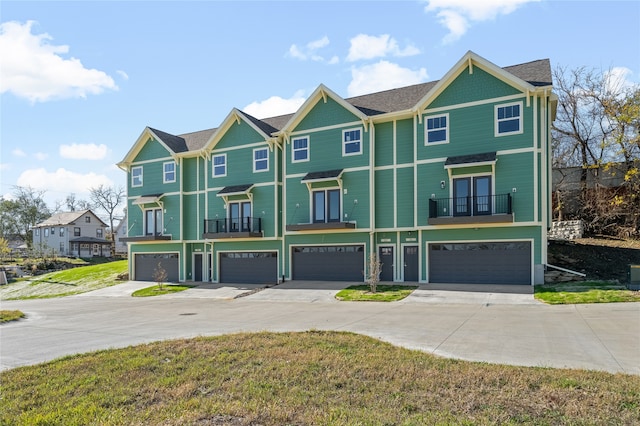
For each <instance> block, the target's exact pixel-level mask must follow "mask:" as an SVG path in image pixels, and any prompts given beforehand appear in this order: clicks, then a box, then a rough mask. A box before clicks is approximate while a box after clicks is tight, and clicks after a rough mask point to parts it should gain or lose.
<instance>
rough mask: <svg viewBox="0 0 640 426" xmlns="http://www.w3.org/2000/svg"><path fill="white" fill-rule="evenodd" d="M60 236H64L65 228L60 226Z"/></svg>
mask: <svg viewBox="0 0 640 426" xmlns="http://www.w3.org/2000/svg"><path fill="white" fill-rule="evenodd" d="M60 236H61V237H64V228H60Z"/></svg>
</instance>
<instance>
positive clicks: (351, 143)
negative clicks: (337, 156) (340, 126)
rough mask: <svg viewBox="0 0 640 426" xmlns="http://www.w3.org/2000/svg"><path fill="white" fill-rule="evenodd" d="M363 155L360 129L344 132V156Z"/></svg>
mask: <svg viewBox="0 0 640 426" xmlns="http://www.w3.org/2000/svg"><path fill="white" fill-rule="evenodd" d="M358 154H362V132H361V131H360V129H349V130H343V131H342V155H343V156H344V155H358Z"/></svg>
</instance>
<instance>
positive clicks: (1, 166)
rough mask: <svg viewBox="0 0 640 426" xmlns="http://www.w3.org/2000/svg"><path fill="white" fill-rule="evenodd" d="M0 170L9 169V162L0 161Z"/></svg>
mask: <svg viewBox="0 0 640 426" xmlns="http://www.w3.org/2000/svg"><path fill="white" fill-rule="evenodd" d="M0 170H11V164H9V163H0Z"/></svg>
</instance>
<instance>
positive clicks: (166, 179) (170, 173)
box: [162, 161, 176, 183]
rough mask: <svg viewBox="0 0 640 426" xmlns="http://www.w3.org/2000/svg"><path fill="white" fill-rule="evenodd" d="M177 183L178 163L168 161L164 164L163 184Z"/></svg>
mask: <svg viewBox="0 0 640 426" xmlns="http://www.w3.org/2000/svg"><path fill="white" fill-rule="evenodd" d="M175 181H176V163H175V161H168V162H166V163H163V164H162V182H163V183H171V182H175Z"/></svg>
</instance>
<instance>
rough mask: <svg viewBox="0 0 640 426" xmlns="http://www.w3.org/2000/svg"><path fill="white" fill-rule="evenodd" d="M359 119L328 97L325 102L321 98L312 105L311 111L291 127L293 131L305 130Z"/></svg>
mask: <svg viewBox="0 0 640 426" xmlns="http://www.w3.org/2000/svg"><path fill="white" fill-rule="evenodd" d="M358 120H360V118H359V117H357V116H356V115H354V114H353V113H352V112H351V111H348V110H347V109H345V108H344V107H343V106H342V105H340V104H339V103H338V102H336V101H335V100H333V99H332V98H330V97H327V98H326V102H325V101H324V99H322V98H318V101H317V102H316V104H315V105H314V106H313V108H312V109H311V111H309V113H308V114H307V115H305V117H304V118H303V119H302V120H301V121H300V123H298V125H297V126H296V127H295V129H293V131H294V132H299V131H307V130H311V129H316V128H318V127H324V126H331V125H334V124H340V123H349V122H354V121H358Z"/></svg>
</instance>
